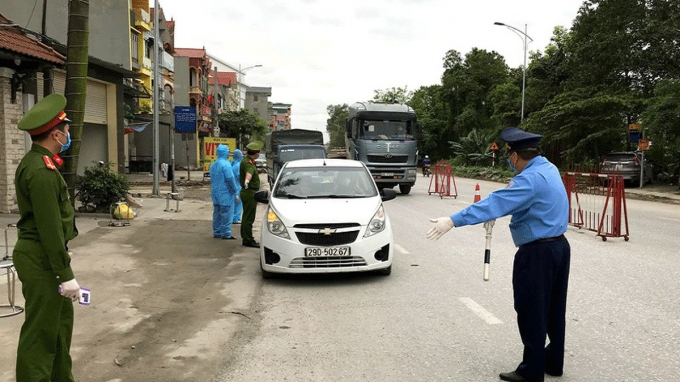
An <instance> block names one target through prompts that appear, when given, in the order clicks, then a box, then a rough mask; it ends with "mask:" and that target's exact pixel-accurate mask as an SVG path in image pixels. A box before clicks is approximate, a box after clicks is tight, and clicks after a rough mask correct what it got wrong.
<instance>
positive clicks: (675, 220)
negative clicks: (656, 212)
mask: <svg viewBox="0 0 680 382" xmlns="http://www.w3.org/2000/svg"><path fill="white" fill-rule="evenodd" d="M659 219H663V220H670V221H673V222H680V220H679V219H671V218H662V217H661V216H659Z"/></svg>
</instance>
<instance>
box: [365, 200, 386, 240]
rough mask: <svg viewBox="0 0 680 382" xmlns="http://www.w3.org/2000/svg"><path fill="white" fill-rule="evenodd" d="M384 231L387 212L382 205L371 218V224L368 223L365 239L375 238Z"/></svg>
mask: <svg viewBox="0 0 680 382" xmlns="http://www.w3.org/2000/svg"><path fill="white" fill-rule="evenodd" d="M384 230H385V210H384V209H383V206H382V204H381V205H380V208H378V211H377V212H376V213H375V215H373V217H372V218H371V222H370V223H368V227H366V233H365V234H364V238H367V237H369V236H373V235H375V234H376V233H380V232H382V231H384Z"/></svg>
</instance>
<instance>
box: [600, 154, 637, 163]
mask: <svg viewBox="0 0 680 382" xmlns="http://www.w3.org/2000/svg"><path fill="white" fill-rule="evenodd" d="M634 160H635V154H609V155H607V159H605V161H606V162H629V161H634Z"/></svg>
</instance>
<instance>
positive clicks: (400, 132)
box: [361, 120, 414, 141]
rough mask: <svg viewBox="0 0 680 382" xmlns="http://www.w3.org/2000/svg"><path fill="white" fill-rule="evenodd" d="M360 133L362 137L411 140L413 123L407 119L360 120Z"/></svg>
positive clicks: (383, 139)
mask: <svg viewBox="0 0 680 382" xmlns="http://www.w3.org/2000/svg"><path fill="white" fill-rule="evenodd" d="M361 123H362V128H361V134H362V136H363V138H364V139H373V140H382V141H387V140H391V141H393V140H402V141H403V140H412V139H414V135H413V124H412V123H411V122H407V121H370V120H366V121H362V122H361Z"/></svg>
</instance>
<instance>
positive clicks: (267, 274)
mask: <svg viewBox="0 0 680 382" xmlns="http://www.w3.org/2000/svg"><path fill="white" fill-rule="evenodd" d="M260 270H261V271H262V278H263V279H264V280H269V279H273V278H275V277H276V273H273V272H267V271H265V270H264V268H262V263H260Z"/></svg>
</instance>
